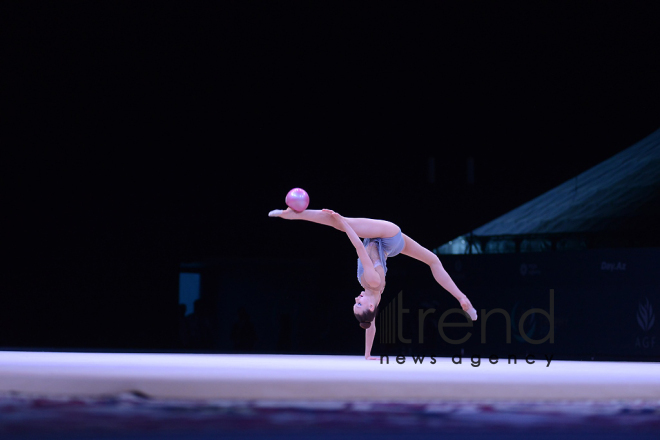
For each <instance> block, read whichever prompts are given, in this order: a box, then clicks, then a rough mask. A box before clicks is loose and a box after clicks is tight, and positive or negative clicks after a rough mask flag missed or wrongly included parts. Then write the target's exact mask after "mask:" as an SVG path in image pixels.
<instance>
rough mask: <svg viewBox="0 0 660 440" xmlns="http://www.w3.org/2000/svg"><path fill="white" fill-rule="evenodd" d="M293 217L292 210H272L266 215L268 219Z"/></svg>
mask: <svg viewBox="0 0 660 440" xmlns="http://www.w3.org/2000/svg"><path fill="white" fill-rule="evenodd" d="M294 215H295V213H294V211H293V209H291V208H287V209H286V210H281V209H273V210H272V211H270V212H269V213H268V217H282V218H286V219H289V218H292V217H293V216H294Z"/></svg>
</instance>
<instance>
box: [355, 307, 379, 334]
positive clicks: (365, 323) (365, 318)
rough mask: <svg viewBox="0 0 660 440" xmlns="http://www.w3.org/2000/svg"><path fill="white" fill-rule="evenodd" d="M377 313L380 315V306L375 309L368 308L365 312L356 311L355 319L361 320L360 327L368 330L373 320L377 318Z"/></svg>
mask: <svg viewBox="0 0 660 440" xmlns="http://www.w3.org/2000/svg"><path fill="white" fill-rule="evenodd" d="M376 315H378V306H376V307H375V308H374V310H373V311H371V310H368V309H367V310H366V311H365V312H363V313H360V314H357V313H355V319H357V320H358V321H359V322H360V327H362V328H363V329H365V330H366V329H368V328H369V327H371V321H373V320H374V319H376Z"/></svg>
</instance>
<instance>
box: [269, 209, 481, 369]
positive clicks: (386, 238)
mask: <svg viewBox="0 0 660 440" xmlns="http://www.w3.org/2000/svg"><path fill="white" fill-rule="evenodd" d="M268 216H269V217H281V218H284V219H287V220H307V221H310V222H314V223H320V224H322V225H327V226H332V227H333V228H335V229H338V230H340V231H343V232H345V233H346V234H347V235H348V238H349V239H350V240H351V243H353V246H355V250H356V251H357V254H358V271H357V276H358V281H359V282H360V284H361V285H362V287H363V288H364V291H362V292H361V293H360V295H358V296H357V297H356V298H355V304H354V305H353V313H354V314H355V317H356V318H357V320H358V321H359V322H360V327H362V328H363V329H365V330H366V332H365V351H364V356H365V358H366V359H369V360H376V359H379V358H377V357H374V356H371V346H372V344H373V341H374V336H375V335H376V322H375V319H374V318H375V317H376V311H377V309H378V304H379V303H380V297H381V294H382V293H383V290H384V289H385V274H386V273H387V265H386V260H387V258H388V257H394V256H395V255H398V254H399V253H401V254H403V255H407V256H409V257H412V258H415V259H417V260H419V261H422V262H424V263H426V264H428V265H429V267H430V268H431V272H432V273H433V277H434V278H435V280H436V281H437V282H438V284H440V285H441V286H442V287H444V288H445V289H446V290H447V291H448V292H449V293H451V294H452V295H453V296H454V298H456V299H457V300H458V302H459V303H460V304H461V307H462V308H463V310H464V311H465V312H467V314H468V315H469V316H470V318H471V319H472V320H473V321H475V320H476V319H477V311H476V310H475V309H474V307H472V304H471V303H470V300H469V299H468V298H467V296H465V294H463V292H461V291H460V290H459V289H458V287H456V284H455V283H454V281H453V280H452V279H451V277H450V276H449V274H447V272H446V271H445V269H444V267H442V263H440V259H438V256H437V255H435V254H434V253H433V252H431V251H429V250H428V249H426V248H424V247H422V246H421V245H419V244H418V243H417V242H415V241H414V240H413V239H411V238H410V237H408V236H407V235H406V234H402V233H401V229H400V228H399V227H398V226H397V225H395V224H394V223H391V222H388V221H385V220H374V219H370V218H350V217H343V216H341V215H339V214H338V213H336V212H334V211H332V210H330V209H323V210H320V211H319V210H311V209H307V210H304V211H302V212H296V211H294V210H292V209H291V208H288V209H287V210H286V211H282V210H281V209H275V210H273V211H271V212H269V213H268ZM360 237H362V238H363V239H364V241H360Z"/></svg>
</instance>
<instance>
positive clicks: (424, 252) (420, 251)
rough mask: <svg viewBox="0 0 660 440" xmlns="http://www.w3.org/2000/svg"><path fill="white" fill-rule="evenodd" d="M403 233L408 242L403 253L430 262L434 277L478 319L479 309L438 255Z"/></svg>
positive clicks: (466, 310) (469, 313) (474, 318)
mask: <svg viewBox="0 0 660 440" xmlns="http://www.w3.org/2000/svg"><path fill="white" fill-rule="evenodd" d="M401 235H403V240H404V242H405V243H406V245H405V247H404V248H403V250H402V251H401V253H402V254H403V255H407V256H409V257H412V258H414V259H416V260H419V261H421V262H423V263H426V264H428V265H429V267H430V268H431V272H432V273H433V278H435V280H436V281H437V283H438V284H440V285H441V286H442V287H444V288H445V290H446V291H447V292H449V293H451V294H452V296H453V297H454V298H456V299H457V300H458V302H459V303H460V304H461V307H462V308H463V310H464V311H465V312H466V313H467V314H468V315H470V318H471V319H472V320H473V321H476V320H477V311H476V310H475V309H474V307H472V303H471V302H470V300H469V299H468V298H467V296H465V294H464V293H463V292H461V291H460V289H459V288H458V287H457V286H456V283H454V280H452V279H451V277H450V276H449V274H448V273H447V271H446V270H445V268H444V267H443V266H442V263H441V262H440V259H439V258H438V256H437V255H436V254H434V253H433V252H431V251H430V250H428V249H426V248H425V247H423V246H421V245H420V244H419V243H417V242H416V241H415V240H413V239H412V238H410V237H408V236H407V235H406V234H401Z"/></svg>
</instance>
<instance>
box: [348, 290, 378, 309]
mask: <svg viewBox="0 0 660 440" xmlns="http://www.w3.org/2000/svg"><path fill="white" fill-rule="evenodd" d="M375 308H376V305H375V304H374V303H373V301H372V300H370V299H369V298H367V297H366V296H364V291H362V292H360V295H358V296H356V297H355V304H354V305H353V313H354V314H356V315H361V314H362V313H364V312H365V311H367V310H374V309H375Z"/></svg>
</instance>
